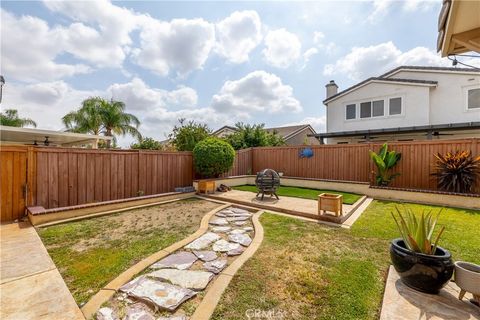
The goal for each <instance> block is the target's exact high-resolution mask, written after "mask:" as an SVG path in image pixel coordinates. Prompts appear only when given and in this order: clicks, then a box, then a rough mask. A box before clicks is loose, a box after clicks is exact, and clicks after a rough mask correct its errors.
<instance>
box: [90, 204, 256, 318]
mask: <svg viewBox="0 0 480 320" xmlns="http://www.w3.org/2000/svg"><path fill="white" fill-rule="evenodd" d="M230 206H231V204H224V205H222V206H220V207H218V208H215V209H213V210H211V211H209V212H208V213H207V214H205V215H204V216H203V218H202V220H201V221H200V227H199V228H198V229H197V231H195V232H194V233H192V234H191V235H189V236H188V237H186V238H185V239H183V240H180V241H178V242H176V243H174V244H172V245H170V246H168V247H167V248H164V249H162V250H159V251H157V252H156V253H154V254H152V255H150V256H148V257H147V258H145V259H143V260H141V261H140V262H138V263H137V264H135V265H133V266H131V267H130V268H128V269H127V270H125V271H124V272H122V273H121V274H120V275H119V276H118V277H116V278H115V279H113V280H112V281H110V282H109V283H108V284H106V285H105V286H104V287H103V288H102V289H100V291H98V292H97V293H96V294H95V295H94V296H93V297H92V298H91V299H90V300H89V301H88V302H87V303H86V304H84V305H83V307H82V308H81V310H82V312H83V315H84V316H85V318H87V319H90V318H91V317H92V316H93V315H94V314H95V313H96V312H97V310H98V309H99V308H100V307H101V306H102V304H103V303H105V302H106V301H107V300H108V299H110V298H111V297H112V296H113V295H114V294H115V293H116V292H117V290H118V289H119V288H120V287H121V286H122V285H124V284H125V283H127V282H128V281H129V280H130V279H132V278H133V277H134V276H135V275H136V274H138V273H140V272H141V271H143V270H144V269H146V268H148V267H149V266H150V265H152V264H153V263H155V262H156V261H158V260H160V259H162V258H164V257H166V256H167V255H169V254H171V253H173V252H174V251H176V250H178V249H180V248H182V247H184V246H185V245H187V244H189V243H190V242H192V241H193V240H195V239H197V238H198V237H200V236H201V235H202V234H204V233H205V232H206V231H207V230H208V223H209V221H210V218H211V217H212V216H213V215H214V214H215V213H216V212H218V211H221V210H223V209H225V208H228V207H230ZM262 231H263V230H262ZM252 244H253V241H252ZM245 251H247V250H245ZM237 260H238V259H237ZM232 265H233V264H232Z"/></svg>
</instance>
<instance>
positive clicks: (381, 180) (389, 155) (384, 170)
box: [370, 143, 402, 186]
mask: <svg viewBox="0 0 480 320" xmlns="http://www.w3.org/2000/svg"><path fill="white" fill-rule="evenodd" d="M370 158H372V160H373V162H374V163H375V165H376V166H377V176H376V177H375V182H376V183H377V185H379V186H387V185H388V184H389V183H390V182H392V180H393V179H394V178H395V177H397V176H399V175H400V173H394V174H389V171H390V170H391V169H392V168H393V167H395V165H396V164H397V163H398V161H400V159H401V158H402V154H401V153H399V152H398V153H397V152H395V151H388V146H387V144H386V143H384V144H383V146H382V147H381V148H380V151H379V152H378V154H377V153H375V152H374V151H372V150H370Z"/></svg>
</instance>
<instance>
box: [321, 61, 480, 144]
mask: <svg viewBox="0 0 480 320" xmlns="http://www.w3.org/2000/svg"><path fill="white" fill-rule="evenodd" d="M323 103H324V104H325V106H326V109H327V126H326V133H320V134H317V135H316V137H318V138H320V140H321V141H323V142H324V143H361V142H366V141H378V142H381V141H391V140H397V141H410V140H424V139H456V138H469V137H477V138H479V137H480V70H479V69H471V68H443V67H416V66H415V67H414V66H402V67H398V68H395V69H393V70H391V71H389V72H387V73H385V74H383V75H381V76H379V77H372V78H368V79H366V80H364V81H362V82H360V83H357V84H356V85H354V86H352V87H350V88H348V89H345V90H343V91H340V92H338V86H337V84H336V83H335V82H334V81H330V83H328V84H327V85H326V99H325V100H324V101H323Z"/></svg>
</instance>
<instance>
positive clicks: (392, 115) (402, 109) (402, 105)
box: [388, 96, 405, 117]
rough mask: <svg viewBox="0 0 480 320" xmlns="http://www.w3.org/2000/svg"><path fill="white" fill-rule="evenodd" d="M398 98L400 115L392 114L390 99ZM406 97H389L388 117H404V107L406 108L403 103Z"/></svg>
mask: <svg viewBox="0 0 480 320" xmlns="http://www.w3.org/2000/svg"><path fill="white" fill-rule="evenodd" d="M396 98H400V113H399V114H390V99H396ZM404 99H405V98H404V97H403V96H392V97H388V117H398V116H403V112H404V110H405V108H404V106H405V103H404V102H403V101H404Z"/></svg>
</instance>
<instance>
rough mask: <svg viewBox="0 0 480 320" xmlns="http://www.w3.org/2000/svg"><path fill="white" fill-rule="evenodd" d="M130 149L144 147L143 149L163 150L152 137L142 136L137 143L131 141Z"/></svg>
mask: <svg viewBox="0 0 480 320" xmlns="http://www.w3.org/2000/svg"><path fill="white" fill-rule="evenodd" d="M130 149H144V150H163V146H162V144H161V143H160V142H159V141H157V140H155V139H153V138H148V137H147V138H143V139H141V140H139V141H138V142H137V143H132V144H131V145H130Z"/></svg>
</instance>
